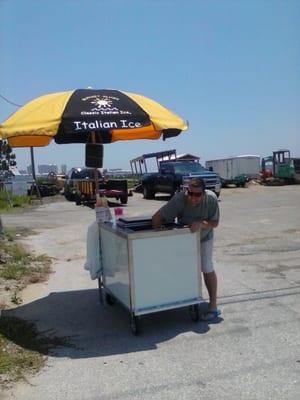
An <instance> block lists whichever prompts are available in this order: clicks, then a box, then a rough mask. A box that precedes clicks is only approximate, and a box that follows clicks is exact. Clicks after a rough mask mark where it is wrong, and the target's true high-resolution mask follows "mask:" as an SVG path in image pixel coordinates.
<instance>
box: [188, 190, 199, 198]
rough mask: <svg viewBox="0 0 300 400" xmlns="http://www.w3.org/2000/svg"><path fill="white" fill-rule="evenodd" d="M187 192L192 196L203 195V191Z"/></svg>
mask: <svg viewBox="0 0 300 400" xmlns="http://www.w3.org/2000/svg"><path fill="white" fill-rule="evenodd" d="M187 194H188V195H189V196H192V197H201V196H202V194H203V193H202V192H191V191H190V190H188V191H187Z"/></svg>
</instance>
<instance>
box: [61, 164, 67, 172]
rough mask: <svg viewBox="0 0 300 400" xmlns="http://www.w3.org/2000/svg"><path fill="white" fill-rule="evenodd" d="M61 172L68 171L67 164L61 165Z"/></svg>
mask: <svg viewBox="0 0 300 400" xmlns="http://www.w3.org/2000/svg"><path fill="white" fill-rule="evenodd" d="M61 173H62V174H66V173H67V164H62V165H61Z"/></svg>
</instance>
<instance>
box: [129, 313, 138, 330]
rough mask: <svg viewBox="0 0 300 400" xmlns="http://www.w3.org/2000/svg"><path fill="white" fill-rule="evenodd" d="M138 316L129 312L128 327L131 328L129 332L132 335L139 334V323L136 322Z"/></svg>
mask: <svg viewBox="0 0 300 400" xmlns="http://www.w3.org/2000/svg"><path fill="white" fill-rule="evenodd" d="M138 322H139V321H138V317H137V316H135V315H134V314H133V313H132V314H130V328H131V332H132V333H133V334H134V335H138V334H139V323H138Z"/></svg>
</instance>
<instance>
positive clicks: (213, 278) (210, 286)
mask: <svg viewBox="0 0 300 400" xmlns="http://www.w3.org/2000/svg"><path fill="white" fill-rule="evenodd" d="M203 277H204V282H205V286H206V289H207V291H208V295H209V309H208V311H212V310H216V309H217V275H216V273H215V271H213V272H208V273H205V272H203Z"/></svg>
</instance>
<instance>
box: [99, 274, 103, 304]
mask: <svg viewBox="0 0 300 400" xmlns="http://www.w3.org/2000/svg"><path fill="white" fill-rule="evenodd" d="M98 293H99V301H100V304H103V284H102V279H101V278H98Z"/></svg>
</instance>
